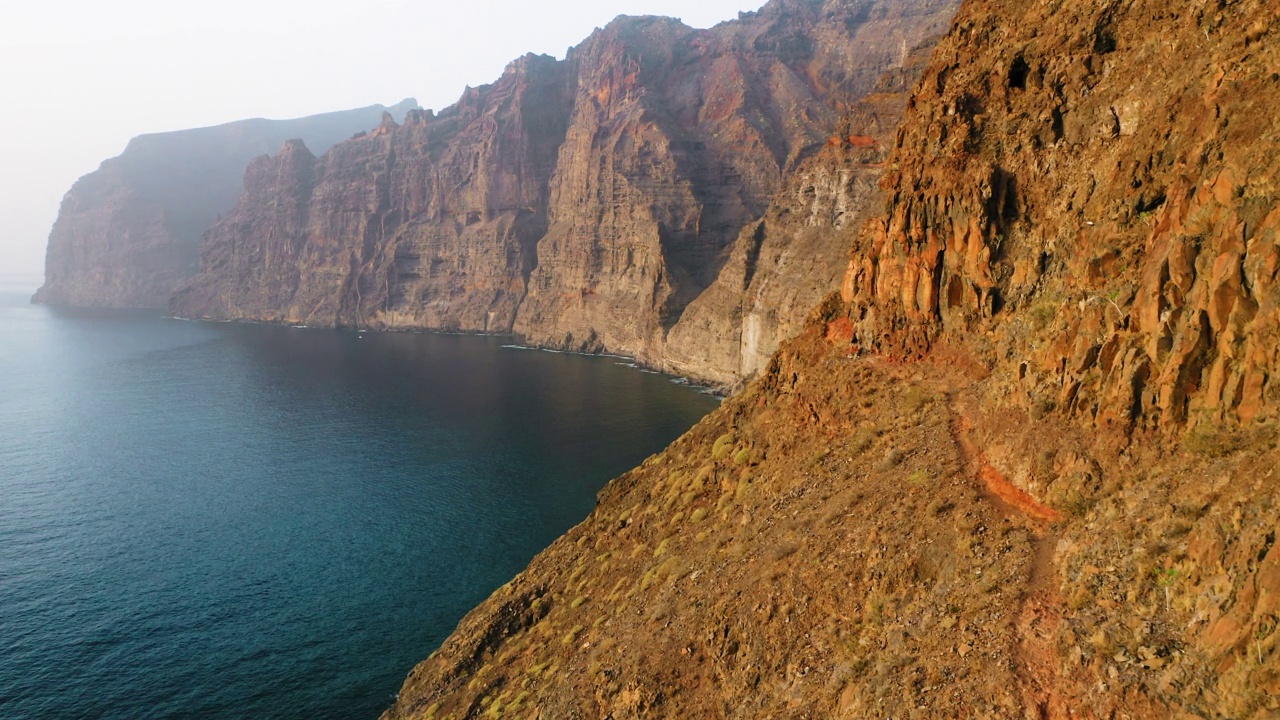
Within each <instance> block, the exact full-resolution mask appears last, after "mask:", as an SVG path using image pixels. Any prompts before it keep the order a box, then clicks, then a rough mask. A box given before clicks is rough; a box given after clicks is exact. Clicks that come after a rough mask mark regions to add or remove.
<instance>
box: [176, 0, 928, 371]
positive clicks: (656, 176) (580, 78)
mask: <svg viewBox="0 0 1280 720" xmlns="http://www.w3.org/2000/svg"><path fill="white" fill-rule="evenodd" d="M953 11H954V5H953V4H952V3H951V2H945V1H942V0H907V1H897V0H895V1H893V2H888V1H885V0H857V1H856V2H848V1H844V0H841V1H837V0H827V1H826V2H820V1H818V0H774V1H773V2H770V3H769V4H768V5H766V6H765V7H764V9H762V10H761V11H760V12H758V13H748V14H744V15H743V16H742V17H741V18H740V19H739V20H737V21H734V22H730V23H725V24H722V25H720V26H718V27H716V28H713V29H711V30H693V29H690V28H688V27H685V26H684V25H682V24H680V23H679V22H677V21H673V20H670V19H665V18H620V19H619V20H617V21H615V22H613V23H611V24H610V25H609V26H608V27H606V28H604V29H602V30H600V31H598V32H596V33H595V34H594V35H593V36H592V37H590V38H589V39H587V40H586V41H585V42H584V43H583V44H582V45H580V46H579V47H577V48H574V49H573V50H572V51H571V52H570V53H569V55H568V57H567V58H566V59H565V60H564V61H559V62H558V61H555V60H553V59H551V58H546V57H533V56H530V57H526V58H522V59H521V60H519V61H517V62H515V63H513V64H512V65H511V66H510V67H509V68H508V69H507V71H506V72H505V73H504V75H503V77H502V78H501V79H499V80H498V81H497V82H496V83H494V84H492V85H488V86H485V87H482V88H476V89H473V90H469V91H468V92H467V93H466V95H465V96H464V97H463V99H462V100H461V101H460V102H459V103H458V104H457V105H456V106H454V107H451V108H449V109H447V110H445V111H443V112H441V113H440V114H439V115H434V114H425V113H424V114H414V115H412V116H411V117H410V118H409V119H408V120H406V122H405V123H404V124H403V125H402V126H399V125H395V124H394V123H385V124H384V125H383V126H382V127H381V128H380V129H379V130H378V131H377V132H375V133H372V134H370V135H369V136H367V137H363V138H358V139H355V140H352V141H350V142H347V143H344V144H342V145H340V146H338V147H336V148H334V149H333V150H332V151H331V152H330V153H328V154H326V155H324V156H323V157H321V158H319V159H314V160H311V161H310V165H311V167H310V168H309V169H305V170H304V169H302V168H301V167H300V166H299V164H300V163H303V162H304V161H303V160H301V159H299V158H300V156H299V155H298V153H297V149H296V148H286V150H285V151H284V152H283V153H282V154H281V155H279V156H278V157H276V158H274V159H272V160H270V161H263V162H260V163H258V164H255V166H254V167H253V168H252V169H251V170H250V174H249V177H248V179H247V181H246V183H247V184H246V187H247V188H248V190H247V191H246V193H245V194H244V195H243V196H242V200H241V204H240V206H239V207H238V208H237V209H236V211H235V212H234V213H232V214H231V215H230V216H229V217H227V218H226V219H224V221H223V222H221V223H219V224H218V225H217V226H215V227H214V228H213V229H212V230H211V231H210V232H209V234H208V235H207V236H206V238H205V241H204V250H203V253H204V259H203V265H202V271H201V274H200V275H199V277H197V278H195V279H194V280H193V281H192V282H190V283H189V284H188V285H187V286H186V287H184V288H183V289H182V291H181V292H179V293H178V294H177V295H176V297H175V298H174V301H173V305H172V311H173V312H174V313H175V314H178V315H183V316H188V317H210V318H232V319H254V320H268V321H279V322H295V323H306V324H313V325H340V326H360V327H370V328H378V329H406V328H435V329H451V330H466V331H477V332H496V333H510V332H514V333H518V334H521V335H523V336H525V337H526V338H527V339H528V341H529V342H532V343H535V344H539V345H546V346H553V347H560V348H567V349H574V350H609V351H611V352H620V353H628V354H634V355H637V356H639V357H641V358H642V359H643V360H645V361H646V362H650V363H652V364H655V365H663V364H665V365H667V366H669V367H681V368H686V369H688V370H689V371H690V372H694V373H695V374H698V375H700V376H704V377H714V378H716V379H724V380H732V379H736V378H737V377H738V376H739V375H740V374H741V372H742V368H743V364H742V361H741V355H742V353H741V352H734V353H717V354H715V355H714V356H712V355H708V356H706V357H699V356H698V355H697V354H696V349H695V348H694V347H693V346H694V345H696V344H697V337H698V336H699V332H698V331H696V330H692V329H689V328H692V327H694V326H697V325H699V324H701V325H706V324H707V323H708V322H711V323H716V324H719V325H724V326H726V327H727V326H728V325H731V324H732V323H731V322H721V321H720V319H719V318H716V317H714V316H716V315H717V314H720V315H724V316H729V315H733V314H734V313H738V312H739V310H738V309H737V308H738V307H739V306H740V305H741V304H742V302H743V300H742V296H743V294H744V293H745V292H746V290H747V287H746V286H745V285H743V286H742V287H739V288H737V289H736V290H732V291H728V292H726V289H727V288H729V287H731V286H732V285H733V282H734V281H733V279H732V278H731V277H726V279H725V281H724V282H723V283H721V287H720V288H719V289H718V290H716V291H715V292H714V293H712V296H708V297H706V298H704V299H703V300H702V309H701V311H700V317H699V318H695V319H693V320H691V321H690V323H688V324H687V325H686V329H684V330H682V331H681V333H679V334H680V336H681V337H682V338H683V339H681V340H679V341H678V342H677V343H675V349H673V351H672V352H673V359H672V360H671V362H666V360H665V359H664V358H665V357H666V348H667V345H668V340H669V336H671V334H672V332H673V328H675V327H677V326H678V325H679V324H680V323H681V321H682V319H683V318H684V315H685V311H686V309H687V308H689V307H690V304H691V303H693V302H694V301H695V300H698V299H699V298H703V296H704V295H705V294H706V293H707V291H708V288H711V287H712V285H713V284H715V283H716V281H717V279H718V278H719V276H720V272H721V270H722V269H723V268H725V266H726V263H728V262H730V261H731V258H732V257H733V256H734V254H735V252H737V253H738V255H739V256H741V257H745V256H749V255H755V254H757V252H756V251H755V250H752V249H750V248H746V247H745V246H744V249H743V250H741V251H736V250H735V249H734V247H735V241H736V240H737V239H738V237H739V233H740V231H741V230H742V228H743V226H744V225H746V224H747V223H749V222H752V221H755V220H758V219H759V218H761V217H762V216H764V215H765V214H766V211H767V210H768V208H769V206H770V202H771V200H772V199H773V198H774V197H775V195H777V193H778V191H779V190H780V189H782V188H783V187H784V183H785V182H786V180H787V178H789V177H790V176H792V175H793V174H794V172H795V171H796V169H797V168H799V167H800V166H801V165H803V164H804V163H805V161H806V160H807V159H808V158H810V157H811V156H812V155H814V154H815V153H816V152H818V151H819V150H820V149H821V148H823V147H824V146H825V145H826V144H827V143H828V141H829V139H830V138H831V135H832V131H833V130H834V129H835V128H836V127H837V126H838V125H839V124H840V121H841V118H842V117H849V118H857V119H858V120H859V122H860V123H861V124H862V125H865V127H860V128H857V129H856V133H857V134H858V135H859V136H860V137H861V136H867V137H868V138H870V139H871V140H874V139H875V138H876V137H879V134H881V133H884V132H885V130H886V128H888V127H890V126H891V125H892V124H893V121H892V118H893V116H894V115H895V114H896V112H898V109H899V107H900V103H901V102H903V100H904V98H903V97H897V99H896V100H895V93H897V94H898V96H901V95H902V90H903V89H904V88H905V87H906V85H907V84H908V83H909V80H907V79H906V78H908V77H909V78H910V79H912V80H913V79H914V75H911V73H912V72H918V71H919V67H918V66H913V65H911V63H910V59H911V58H912V54H911V52H912V50H914V49H916V48H918V47H919V46H920V45H921V44H922V43H924V42H926V41H927V40H928V39H929V38H931V37H934V36H936V35H937V34H938V33H940V32H941V31H942V30H943V29H944V28H945V26H946V23H947V22H948V20H949V18H950V16H951V13H952V12H953ZM886 73H889V76H888V78H886ZM895 83H896V85H895ZM868 96H873V97H871V98H870V99H867V98H868ZM876 97H878V98H879V99H878V100H877V99H876ZM847 142H848V141H847V138H846V139H845V140H844V141H842V143H847ZM838 144H839V143H838ZM833 152H835V151H833ZM870 155H874V152H871V153H869V154H868V153H864V154H863V155H859V156H858V158H860V159H857V160H849V161H848V162H850V163H852V165H851V166H850V167H849V168H848V169H847V171H846V170H841V169H839V167H837V168H836V169H835V170H832V171H831V175H830V177H827V176H825V175H824V177H823V178H822V179H821V180H818V179H816V177H815V180H814V182H819V183H823V184H824V190H823V192H824V193H828V194H831V195H832V196H833V197H835V196H839V197H840V198H841V199H840V200H839V201H837V204H841V203H843V204H846V205H847V204H852V205H855V206H856V205H858V204H859V203H860V202H861V201H862V200H863V199H864V198H865V197H867V196H869V194H870V193H869V186H870V181H869V180H868V178H869V177H871V175H873V174H874V172H875V171H874V169H873V168H871V167H870V165H871V164H873V159H872V158H871V157H870ZM840 162H844V160H840V161H837V162H836V166H839V163H840ZM854 166H857V167H854ZM814 172H815V173H818V174H821V173H820V172H819V171H817V170H815V171H814ZM842 173H843V175H842ZM302 175H306V176H307V177H309V178H311V179H310V180H308V181H306V182H302V181H301V180H300V178H301V176H302ZM855 176H856V177H855ZM859 178H860V179H859ZM275 180H278V181H279V182H275V183H274V184H273V182H274V181H275ZM806 192H808V191H807V190H805V189H804V188H798V189H797V190H796V191H795V193H797V194H799V195H803V194H804V193H806ZM799 201H800V202H803V199H800V200H799ZM788 202H790V201H788ZM823 202H826V201H823ZM286 207H287V208H291V210H290V211H289V212H290V213H291V214H290V215H289V217H288V218H284V217H282V216H281V212H282V211H281V208H286ZM855 211H856V207H850V208H848V209H847V210H841V211H840V212H842V213H844V212H848V213H849V214H852V213H853V212H855ZM778 212H784V210H778ZM822 212H828V211H826V210H823V211H822ZM828 214H830V213H829V212H828ZM273 223H284V224H285V225H287V226H288V227H287V229H286V227H285V225H280V226H278V228H279V232H274V233H273V232H271V231H270V228H272V227H277V225H273ZM784 235H785V233H783V232H782V231H774V232H773V233H772V234H771V235H770V237H771V238H773V243H774V244H776V245H786V243H785V242H784V241H783V236H784ZM824 237H826V236H824ZM763 238H764V236H761V239H760V242H763ZM745 243H746V245H750V243H751V241H750V240H749V239H748V240H747V241H745ZM834 247H836V246H835V245H834V244H832V245H831V246H830V247H829V248H828V247H824V250H830V251H832V252H840V250H833V249H832V248H834ZM775 256H776V253H773V254H770V255H769V256H768V257H769V258H775ZM268 258H269V259H270V262H271V263H272V267H271V268H268V267H267V266H266V265H264V263H265V262H266V261H267V259H268ZM733 262H734V263H736V265H737V266H738V267H737V269H731V270H729V275H730V276H735V275H742V274H743V273H742V270H741V266H742V261H741V260H735V261H733ZM289 264H292V265H293V267H291V268H288V267H286V266H287V265H289ZM766 265H767V267H766V268H765V272H764V276H768V277H770V278H775V280H774V282H776V283H777V284H779V285H784V286H785V285H788V284H789V283H791V282H792V280H793V278H794V277H795V276H794V275H792V274H790V273H789V272H786V271H784V272H780V273H774V272H773V271H774V270H775V269H776V262H774V263H773V264H769V262H766ZM796 269H797V270H803V269H804V268H803V263H797V268H796ZM286 275H287V276H289V277H291V278H293V279H291V280H287V281H286V282H285V284H284V285H277V284H276V283H278V282H280V281H281V280H282V279H283V278H284V276H286ZM762 277H763V276H762ZM825 281H826V278H823V279H822V282H825ZM762 282H763V280H762ZM796 282H800V283H809V285H808V286H807V287H812V283H810V281H808V280H807V279H798V280H796ZM798 295H802V296H803V298H802V301H801V302H802V303H803V304H809V303H811V302H812V301H813V300H814V299H816V297H817V296H816V295H815V293H814V292H813V291H812V290H806V291H805V292H802V293H798ZM720 297H723V298H724V300H723V301H721V300H716V299H714V298H720ZM708 312H709V313H710V316H712V318H711V319H710V320H709V319H708V317H707V316H708ZM752 317H753V318H754V320H753V322H755V323H756V324H757V325H761V326H764V327H763V329H760V330H757V331H753V332H754V333H755V335H754V337H758V338H760V339H759V341H757V342H755V343H754V344H753V345H752V348H753V350H752V351H751V352H750V353H749V356H750V357H751V362H752V363H758V358H759V357H760V356H767V354H768V352H770V351H771V350H772V347H773V345H774V343H776V336H777V329H776V324H775V323H774V320H773V319H772V318H771V317H770V316H768V314H764V315H759V314H758V315H755V316H752ZM734 332H735V333H737V332H738V331H737V330H736V329H735V330H734ZM703 339H707V338H705V337H704V338H703ZM751 367H754V365H752V366H751Z"/></svg>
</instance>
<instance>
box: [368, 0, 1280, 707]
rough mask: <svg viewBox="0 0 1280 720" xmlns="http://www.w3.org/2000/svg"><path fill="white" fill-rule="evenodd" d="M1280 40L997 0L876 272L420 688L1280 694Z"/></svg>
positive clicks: (937, 91) (878, 245)
mask: <svg viewBox="0 0 1280 720" xmlns="http://www.w3.org/2000/svg"><path fill="white" fill-rule="evenodd" d="M1277 33H1280V14H1278V13H1277V7H1276V4H1275V3H1274V2H1271V3H1264V2H1256V1H1253V0H1237V1H1235V2H1232V1H1229V0H1224V1H1222V2H1217V3H1209V4H1205V3H1192V4H1190V5H1183V6H1177V7H1173V6H1170V5H1169V4H1167V3H1162V2H1156V1H1155V0H1150V1H1145V0H1135V2H1131V3H1127V4H1074V5H1072V4H1062V3H1049V4H1047V5H1035V4H1030V5H1029V4H1027V3H1023V2H1016V1H1014V0H969V1H968V2H966V3H965V4H964V6H963V7H962V8H961V10H960V12H959V14H958V15H957V18H956V21H955V24H954V26H953V28H952V30H951V32H950V33H949V34H948V36H947V37H946V39H945V40H943V41H942V43H941V44H940V45H939V46H938V48H937V49H936V51H935V53H934V55H933V57H932V59H931V60H930V61H929V66H928V69H927V71H926V72H925V73H924V74H923V76H922V80H921V82H920V84H919V85H918V86H917V88H916V91H915V93H914V95H913V97H912V99H911V102H910V103H909V105H908V109H907V111H906V113H905V115H904V118H903V122H902V125H901V128H900V130H899V131H898V133H897V136H896V141H895V142H894V144H893V149H892V151H891V153H890V155H889V158H888V168H887V170H886V173H885V175H884V177H883V180H882V184H881V189H882V191H883V198H882V203H883V204H882V205H881V206H880V208H881V212H879V213H878V214H875V216H873V217H872V218H871V219H870V220H869V221H868V222H866V223H865V225H863V228H862V230H861V232H852V231H851V232H849V234H848V237H852V239H853V242H852V251H851V253H850V255H849V256H848V257H847V259H846V260H847V267H846V273H845V277H844V280H843V283H842V285H843V288H842V289H843V292H842V293H841V294H839V295H838V294H835V293H832V294H831V295H830V296H829V297H828V298H827V299H826V300H825V301H824V302H823V303H822V304H821V305H819V307H818V308H817V309H816V311H815V312H813V313H812V314H811V315H810V316H809V318H808V321H807V323H805V325H804V328H803V330H802V332H801V333H800V334H799V335H798V336H797V337H795V338H793V339H791V340H789V341H787V342H786V343H784V344H783V346H782V349H781V350H780V351H779V352H778V353H777V354H775V355H774V356H773V357H772V359H771V360H770V361H769V362H768V364H767V366H766V367H765V368H764V370H762V372H761V374H760V377H759V378H758V379H757V380H755V381H754V382H752V383H751V384H750V385H749V386H748V387H747V389H746V390H745V391H743V392H742V393H740V394H738V395H736V396H734V397H732V398H730V399H729V400H727V401H726V402H725V403H724V405H723V406H722V407H721V409H720V410H718V411H717V412H715V413H712V414H711V415H710V416H709V417H708V418H706V419H705V420H704V421H703V422H702V423H700V424H699V425H698V426H697V427H695V428H694V429H693V430H691V431H690V432H689V433H688V434H687V435H686V436H685V437H684V438H681V439H680V440H678V441H677V442H675V443H673V444H672V446H671V447H669V448H667V449H666V450H665V451H664V452H662V453H660V454H657V455H655V456H653V457H651V458H649V459H648V460H646V461H645V463H644V464H643V465H642V466H640V467H638V468H636V469H635V470H633V471H631V472H629V473H627V474H626V475H624V476H622V477H620V478H618V479H617V480H615V481H614V482H613V483H611V484H610V485H609V486H608V487H607V488H606V489H605V490H604V491H603V492H602V493H601V495H600V502H599V505H598V506H597V508H596V510H595V512H594V513H593V514H592V515H591V517H590V518H588V519H587V520H586V521H585V522H584V523H583V524H582V525H580V526H579V527H577V528H575V529H574V530H572V531H571V532H570V533H568V534H567V535H566V536H565V537H564V538H562V539H560V540H559V541H557V542H556V543H555V544H554V545H552V547H550V548H549V549H548V550H547V551H546V552H544V553H543V554H541V555H540V556H539V557H538V558H536V559H535V560H534V561H533V562H532V563H531V564H530V566H529V568H528V569H527V570H526V571H525V572H524V573H522V574H521V575H519V576H517V577H516V578H515V579H514V580H513V581H512V582H511V583H510V584H508V585H507V586H505V587H503V588H501V589H500V590H498V591H497V592H495V594H494V595H493V596H492V597H491V598H490V599H489V600H488V601H486V602H485V603H484V604H482V605H481V606H480V607H478V608H477V609H476V610H474V611H473V612H472V613H471V614H470V615H468V616H467V617H466V618H465V619H464V620H463V621H462V622H461V623H460V625H459V627H458V629H457V631H456V632H455V633H454V635H453V636H451V637H450V638H449V639H448V640H447V641H446V642H445V643H444V644H443V646H442V647H441V648H439V649H438V650H436V651H435V652H434V654H432V655H431V657H430V658H429V659H427V660H426V661H424V662H423V663H421V664H420V665H419V666H418V667H417V668H415V669H414V670H413V672H412V673H411V674H410V675H409V677H408V678H407V679H406V682H405V684H404V687H403V689H402V691H401V693H400V695H399V697H398V700H397V702H396V704H395V705H394V706H393V707H392V708H391V709H390V710H388V712H387V713H386V714H385V715H384V717H385V718H387V719H388V720H395V719H401V718H446V717H453V718H472V717H476V718H478V717H501V716H533V717H542V718H559V717H612V718H639V717H716V718H733V717H741V718H754V717H848V718H864V717H921V718H928V717H983V718H1010V719H1012V718H1027V717H1038V718H1052V719H1058V718H1120V717H1129V718H1169V717H1175V718H1215V717H1235V718H1266V717H1273V716H1275V715H1276V713H1277V712H1280V699H1278V698H1280V661H1278V660H1277V658H1278V657H1280V655H1278V653H1280V622H1278V620H1277V619H1278V618H1280V549H1278V548H1277V546H1276V542H1275V540H1276V527H1277V525H1280V477H1277V473H1276V471H1275V467H1276V465H1277V463H1280V428H1278V426H1277V420H1278V417H1277V415H1278V414H1277V405H1278V404H1280V402H1278V401H1280V397H1278V396H1277V391H1276V388H1275V385H1274V373H1275V363H1276V352H1277V350H1276V342H1275V338H1276V335H1277V330H1278V329H1280V328H1277V321H1280V315H1278V314H1277V309H1276V308H1277V303H1278V302H1280V295H1278V293H1280V290H1278V289H1277V285H1276V279H1277V275H1278V273H1280V262H1277V261H1276V258H1277V257H1280V255H1278V254H1277V253H1278V252H1280V234H1278V231H1277V226H1276V222H1275V217H1276V213H1277V209H1276V208H1277V200H1278V198H1277V196H1276V190H1275V182H1274V177H1273V176H1274V173H1275V168H1276V167H1278V165H1277V162H1276V160H1277V158H1276V155H1277V153H1278V152H1280V124H1278V121H1277V118H1276V115H1275V114H1274V113H1271V112H1268V111H1267V108H1268V107H1270V106H1272V105H1274V104H1275V102H1277V100H1280V75H1277V72H1276V69H1277V67H1280V66H1278V65H1277V62H1278V60H1280V50H1277V49H1278V48H1280V42H1278V38H1277ZM861 143H862V141H859V142H857V143H855V142H853V141H849V142H848V143H847V145H848V147H843V148H840V152H833V156H832V158H833V159H829V160H826V161H821V160H819V161H815V162H817V163H818V165H817V166H816V167H819V168H821V167H826V168H828V170H827V171H826V172H829V169H830V168H835V167H838V166H839V164H838V162H837V160H836V159H835V158H839V157H840V156H841V153H846V154H847V153H852V152H853V150H852V148H854V147H857V145H859V144H861ZM805 172H807V171H806V170H801V171H799V172H798V173H797V178H803V177H804V176H805ZM819 172H821V171H819ZM796 187H801V188H809V187H811V188H812V191H811V192H808V193H806V194H802V195H801V197H800V198H798V199H791V200H788V199H787V197H788V196H787V195H786V194H784V195H783V197H782V199H780V200H779V202H778V204H777V205H776V206H775V210H776V212H778V213H780V214H781V213H783V211H784V210H786V209H788V208H790V209H791V212H792V213H796V212H798V209H802V208H805V207H811V206H814V205H818V206H823V205H822V204H821V203H817V202H816V201H812V202H808V203H807V202H806V201H805V198H810V199H814V198H820V197H822V196H823V193H824V192H829V191H828V190H824V188H829V186H827V185H824V184H822V183H817V182H812V183H806V182H804V181H800V182H799V184H798V185H797V186H796ZM771 212H774V211H771ZM772 218H773V216H772V215H767V217H766V223H765V225H763V226H756V227H753V228H749V229H748V231H747V233H746V234H744V235H743V236H742V238H740V239H739V246H738V247H739V248H747V249H746V250H741V251H739V250H735V253H737V255H736V256H734V257H731V259H730V261H729V262H728V263H726V265H725V268H724V269H722V279H721V281H720V282H726V283H728V282H729V280H730V278H729V275H728V274H727V273H728V272H729V268H731V267H738V268H741V269H740V270H737V271H735V272H737V273H738V274H737V276H736V278H735V279H734V280H733V282H734V283H736V286H744V285H745V286H748V287H749V286H750V284H751V282H752V281H751V280H750V279H749V278H750V273H751V269H752V268H754V267H756V266H757V265H758V263H759V258H758V257H755V258H753V257H752V255H751V252H749V249H750V248H753V247H758V248H760V249H761V252H762V253H763V252H766V250H765V249H766V248H767V247H768V241H767V237H768V227H767V223H768V222H769V221H770V220H771V219H772ZM822 226H823V227H824V228H825V227H833V228H836V232H837V233H838V232H839V229H838V228H839V225H838V223H834V222H832V223H830V224H829V225H828V224H827V223H826V221H825V220H824V223H823V224H822ZM762 228H763V229H762ZM761 235H763V237H764V239H763V240H762V239H760V236H761ZM695 306H696V303H695ZM692 307H694V306H691V308H692ZM686 315H688V312H686ZM426 650H429V648H424V651H426Z"/></svg>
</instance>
